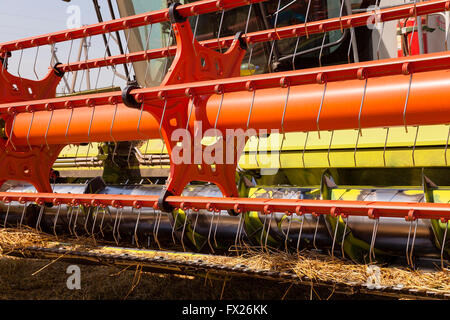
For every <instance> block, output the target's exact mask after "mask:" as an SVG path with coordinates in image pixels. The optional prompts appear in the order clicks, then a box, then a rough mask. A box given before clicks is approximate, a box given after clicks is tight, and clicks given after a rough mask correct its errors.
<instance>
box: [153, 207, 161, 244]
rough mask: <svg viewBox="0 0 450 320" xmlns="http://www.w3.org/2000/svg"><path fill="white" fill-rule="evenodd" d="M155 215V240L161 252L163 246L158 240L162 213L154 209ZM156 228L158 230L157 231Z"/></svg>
mask: <svg viewBox="0 0 450 320" xmlns="http://www.w3.org/2000/svg"><path fill="white" fill-rule="evenodd" d="M153 213H156V222H155V225H153V238H154V239H155V242H156V244H157V245H158V248H159V250H162V247H161V244H160V243H159V239H158V233H159V226H160V224H161V218H162V212H161V211H160V210H155V209H153ZM155 227H156V230H155Z"/></svg>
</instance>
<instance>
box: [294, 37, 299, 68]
mask: <svg viewBox="0 0 450 320" xmlns="http://www.w3.org/2000/svg"><path fill="white" fill-rule="evenodd" d="M299 42H300V37H297V41H296V42H295V47H294V54H293V55H292V70H295V56H296V55H297V49H298V44H299Z"/></svg>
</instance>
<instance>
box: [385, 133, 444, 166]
mask: <svg viewBox="0 0 450 320" xmlns="http://www.w3.org/2000/svg"><path fill="white" fill-rule="evenodd" d="M449 132H450V131H449ZM388 136H389V127H387V128H386V139H385V140H384V148H383V163H384V166H385V167H386V147H387V142H388Z"/></svg>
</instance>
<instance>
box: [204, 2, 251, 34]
mask: <svg viewBox="0 0 450 320" xmlns="http://www.w3.org/2000/svg"><path fill="white" fill-rule="evenodd" d="M252 8H253V3H250V5H249V6H248V14H247V21H246V22H245V30H244V34H245V38H246V39H247V31H248V24H249V22H250V17H251V15H252ZM196 27H197V26H196Z"/></svg>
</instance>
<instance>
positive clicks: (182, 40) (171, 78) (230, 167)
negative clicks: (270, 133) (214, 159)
mask: <svg viewBox="0 0 450 320" xmlns="http://www.w3.org/2000/svg"><path fill="white" fill-rule="evenodd" d="M176 7H177V6H174V5H172V6H171V9H173V10H177V9H176ZM171 12H172V11H171ZM172 19H173V20H174V21H173V24H172V27H173V30H174V33H175V36H176V41H177V53H176V56H175V59H174V61H173V63H172V66H171V67H170V69H169V71H168V73H167V75H166V77H165V78H164V80H163V81H162V84H161V87H167V86H171V85H182V86H184V83H186V82H199V81H211V80H215V79H223V78H229V77H237V76H239V73H240V67H241V64H242V59H243V58H244V55H245V52H246V51H245V49H244V48H242V47H241V43H240V41H239V39H238V38H236V39H235V41H234V42H233V44H232V45H231V47H230V48H229V49H228V51H227V52H225V53H223V54H222V53H219V52H216V51H213V50H211V49H208V48H205V47H203V46H201V45H200V44H199V43H198V42H197V41H196V40H195V38H194V35H193V33H192V30H191V26H190V24H189V22H188V21H184V22H181V21H175V17H172ZM184 93H185V94H184V95H183V96H182V97H180V98H179V99H171V100H169V99H167V98H166V97H165V95H164V94H162V95H159V96H158V101H156V102H155V101H152V102H151V103H143V105H142V108H143V110H145V111H148V112H150V113H151V114H152V115H153V116H154V117H155V119H156V120H157V121H158V123H160V129H161V134H162V137H163V138H164V141H165V144H166V147H167V151H168V153H169V155H170V157H171V162H170V174H169V177H168V178H167V181H166V191H167V192H168V193H169V194H172V195H180V194H181V193H182V191H183V189H184V187H185V186H186V185H187V184H188V183H189V182H191V181H205V182H213V183H215V184H216V185H217V186H218V187H219V189H220V190H221V191H222V194H223V195H224V196H230V197H232V196H238V191H237V188H236V182H235V178H234V177H235V172H236V165H237V159H236V158H237V157H238V156H237V155H236V148H233V150H232V151H231V152H233V153H234V154H233V159H235V161H233V163H232V164H228V163H226V161H225V159H227V151H229V150H224V152H223V160H224V161H222V163H221V164H215V165H214V168H213V166H212V165H211V164H207V163H206V162H205V159H204V158H203V156H202V157H201V159H199V160H200V161H199V162H198V163H193V161H192V160H193V159H194V158H195V157H194V153H195V150H194V149H195V148H194V147H193V146H194V145H195V144H194V139H195V135H198V134H199V133H200V132H198V129H197V128H191V129H189V127H188V124H189V119H190V117H191V114H192V118H193V119H196V120H198V121H202V124H203V127H202V128H201V136H203V134H204V132H205V131H206V130H208V129H211V125H209V122H208V121H207V119H206V117H207V116H206V101H207V99H208V98H209V97H208V96H207V95H203V96H202V97H196V98H192V99H193V100H192V102H191V96H190V94H189V92H188V91H184ZM215 93H218V91H217V88H216V91H215ZM191 104H192V106H191V110H190V109H189V106H190V105H191ZM192 108H193V109H195V112H191V111H192ZM186 128H187V129H188V130H189V133H190V137H189V138H190V140H189V143H190V146H192V147H191V148H190V149H191V150H190V154H189V159H192V160H191V161H188V162H186V163H179V164H177V163H176V161H174V159H173V157H172V156H173V150H174V147H175V146H176V144H177V142H176V141H173V140H172V139H171V137H172V134H173V132H174V131H175V130H178V129H186ZM186 138H187V137H186ZM216 143H220V144H222V141H220V142H216ZM201 147H202V155H203V150H204V149H205V148H206V147H205V146H203V145H202V146H201ZM242 147H243V146H242ZM238 154H240V150H239V151H238ZM184 156H185V155H182V156H181V157H184Z"/></svg>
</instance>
